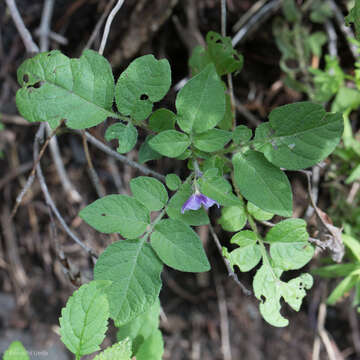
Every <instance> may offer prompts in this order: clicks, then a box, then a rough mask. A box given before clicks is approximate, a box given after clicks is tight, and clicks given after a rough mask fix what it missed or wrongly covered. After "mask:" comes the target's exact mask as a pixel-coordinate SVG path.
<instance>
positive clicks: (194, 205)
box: [181, 192, 220, 214]
mask: <svg viewBox="0 0 360 360" xmlns="http://www.w3.org/2000/svg"><path fill="white" fill-rule="evenodd" d="M201 205H203V206H204V208H205V209H206V210H207V209H208V208H209V207H211V206H213V205H216V206H217V207H220V205H219V203H218V202H217V201H215V200H213V199H210V198H209V197H207V196H205V195H203V194H201V193H200V192H195V194H193V195H191V196H190V197H189V198H188V199H187V200H186V201H185V203H184V205H183V206H182V208H181V213H182V214H183V213H184V212H185V211H186V210H199V209H200V208H201Z"/></svg>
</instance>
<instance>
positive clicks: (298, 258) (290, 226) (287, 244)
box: [265, 219, 314, 270]
mask: <svg viewBox="0 0 360 360" xmlns="http://www.w3.org/2000/svg"><path fill="white" fill-rule="evenodd" d="M308 239H309V234H308V233H307V231H306V222H305V221H304V220H302V219H287V220H284V221H281V222H279V223H277V224H276V225H275V226H274V227H273V228H271V229H270V230H269V232H268V233H267V234H266V238H265V240H266V242H268V243H270V255H271V258H272V259H273V261H274V266H276V267H278V268H280V269H282V270H297V269H300V268H302V267H303V266H304V265H305V264H307V263H308V262H309V261H310V260H311V258H312V257H313V255H314V248H313V246H311V245H310V243H309V242H308Z"/></svg>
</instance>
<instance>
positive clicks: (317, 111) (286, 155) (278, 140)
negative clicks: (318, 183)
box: [255, 102, 344, 170]
mask: <svg viewBox="0 0 360 360" xmlns="http://www.w3.org/2000/svg"><path fill="white" fill-rule="evenodd" d="M269 119H270V121H269V122H267V123H264V124H262V125H260V126H259V127H258V128H257V129H256V134H255V142H258V144H257V149H258V150H260V151H262V152H263V153H264V155H265V157H266V158H267V159H268V160H269V161H270V162H271V163H273V164H274V165H276V166H278V167H284V168H286V169H290V170H300V169H304V168H307V167H309V166H312V165H315V164H316V163H318V162H320V161H322V160H324V159H325V158H326V157H327V156H328V155H329V154H330V153H331V152H332V151H333V150H334V149H335V147H336V145H337V144H338V143H339V141H340V139H341V135H342V132H343V128H344V125H343V119H342V115H341V114H340V113H336V114H331V113H325V111H324V109H323V107H322V106H321V105H319V104H313V103H310V102H299V103H294V104H289V105H284V106H280V107H278V108H276V109H275V110H273V111H272V112H271V113H270V116H269Z"/></svg>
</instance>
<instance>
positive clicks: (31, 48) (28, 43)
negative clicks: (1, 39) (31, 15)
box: [5, 0, 39, 53]
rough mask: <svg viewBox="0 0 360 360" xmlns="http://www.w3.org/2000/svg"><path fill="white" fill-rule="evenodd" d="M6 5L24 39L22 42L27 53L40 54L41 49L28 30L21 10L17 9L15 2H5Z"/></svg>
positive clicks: (7, 0)
mask: <svg viewBox="0 0 360 360" xmlns="http://www.w3.org/2000/svg"><path fill="white" fill-rule="evenodd" d="M5 1H6V5H7V7H8V9H9V11H10V14H11V17H12V19H13V20H14V23H15V26H16V28H17V30H18V32H19V34H20V36H21V38H22V41H23V43H24V45H25V48H26V51H27V52H30V53H37V52H39V47H38V46H37V45H36V44H35V42H34V40H33V38H32V36H31V34H30V32H29V30H28V29H27V28H26V26H25V24H24V22H23V20H22V18H21V15H20V13H19V10H18V9H17V7H16V3H15V0H5Z"/></svg>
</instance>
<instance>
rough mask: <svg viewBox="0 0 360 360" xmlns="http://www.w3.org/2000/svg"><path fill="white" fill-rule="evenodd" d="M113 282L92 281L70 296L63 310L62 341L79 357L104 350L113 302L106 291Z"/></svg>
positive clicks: (60, 320)
mask: <svg viewBox="0 0 360 360" xmlns="http://www.w3.org/2000/svg"><path fill="white" fill-rule="evenodd" d="M109 285H110V281H91V282H90V283H88V284H84V285H82V286H81V287H80V288H79V289H78V290H76V291H75V292H74V293H73V295H72V296H71V297H70V298H69V299H68V301H67V303H66V306H65V307H64V308H63V309H62V311H61V317H60V319H59V322H60V335H61V341H62V342H63V343H64V344H65V345H66V347H67V348H68V349H69V350H70V351H71V352H72V353H74V354H75V355H76V356H77V357H79V358H80V356H83V355H86V354H91V353H93V352H94V351H97V350H100V344H101V343H102V342H103V340H104V338H105V332H106V330H107V325H108V317H109V303H108V300H107V298H106V295H105V294H104V290H105V289H106V288H107V287H108V286H109Z"/></svg>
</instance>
